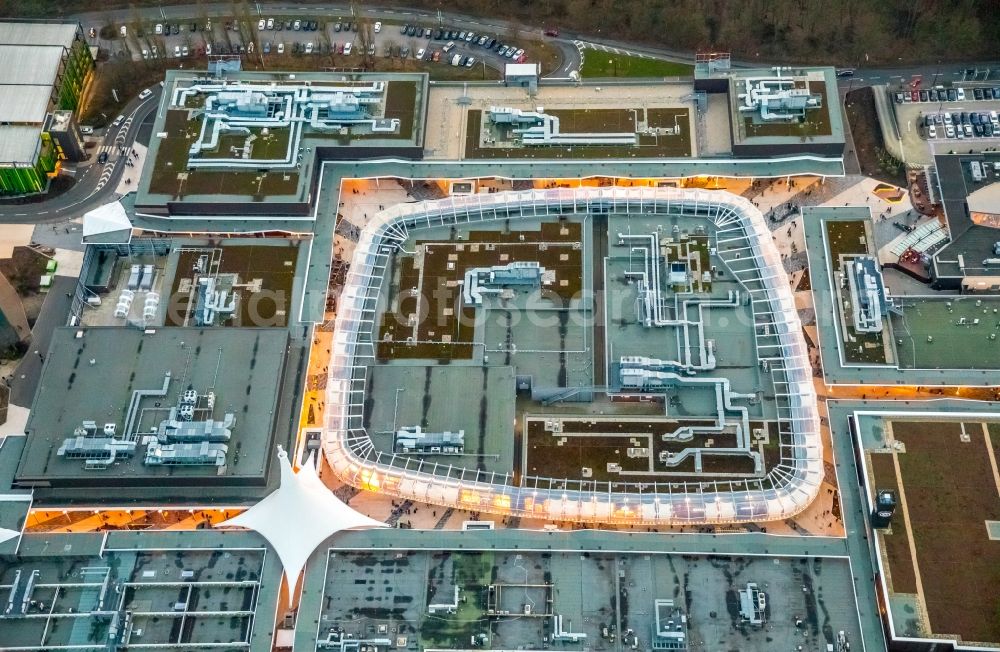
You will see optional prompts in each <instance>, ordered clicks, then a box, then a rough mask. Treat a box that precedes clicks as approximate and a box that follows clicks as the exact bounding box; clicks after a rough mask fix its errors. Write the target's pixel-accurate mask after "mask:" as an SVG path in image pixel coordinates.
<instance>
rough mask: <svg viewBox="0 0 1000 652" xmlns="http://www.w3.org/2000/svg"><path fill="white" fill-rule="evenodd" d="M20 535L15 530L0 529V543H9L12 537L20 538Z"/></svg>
mask: <svg viewBox="0 0 1000 652" xmlns="http://www.w3.org/2000/svg"><path fill="white" fill-rule="evenodd" d="M20 535H21V533H20V532H18V531H17V530H8V529H7V528H5V527H0V543H3V542H4V541H10V540H11V539H13V538H14V537H17V536H20Z"/></svg>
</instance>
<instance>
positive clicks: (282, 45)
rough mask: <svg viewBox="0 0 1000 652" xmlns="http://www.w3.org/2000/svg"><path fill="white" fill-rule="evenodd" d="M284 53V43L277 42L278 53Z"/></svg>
mask: <svg viewBox="0 0 1000 652" xmlns="http://www.w3.org/2000/svg"><path fill="white" fill-rule="evenodd" d="M284 53H285V44H284V43H278V54H284Z"/></svg>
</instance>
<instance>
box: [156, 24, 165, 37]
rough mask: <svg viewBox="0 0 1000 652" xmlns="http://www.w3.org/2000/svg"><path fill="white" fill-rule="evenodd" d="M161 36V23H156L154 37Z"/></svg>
mask: <svg viewBox="0 0 1000 652" xmlns="http://www.w3.org/2000/svg"><path fill="white" fill-rule="evenodd" d="M160 34H163V23H156V35H157V36H159V35H160Z"/></svg>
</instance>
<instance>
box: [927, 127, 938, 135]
mask: <svg viewBox="0 0 1000 652" xmlns="http://www.w3.org/2000/svg"><path fill="white" fill-rule="evenodd" d="M927 137H928V138H937V127H935V126H934V125H931V126H929V127H927Z"/></svg>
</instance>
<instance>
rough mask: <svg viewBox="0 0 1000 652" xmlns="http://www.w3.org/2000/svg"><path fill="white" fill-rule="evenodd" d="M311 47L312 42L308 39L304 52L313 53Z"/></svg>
mask: <svg viewBox="0 0 1000 652" xmlns="http://www.w3.org/2000/svg"><path fill="white" fill-rule="evenodd" d="M313 47H314V46H313V42H312V41H309V42H308V43H306V54H312V53H313Z"/></svg>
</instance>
